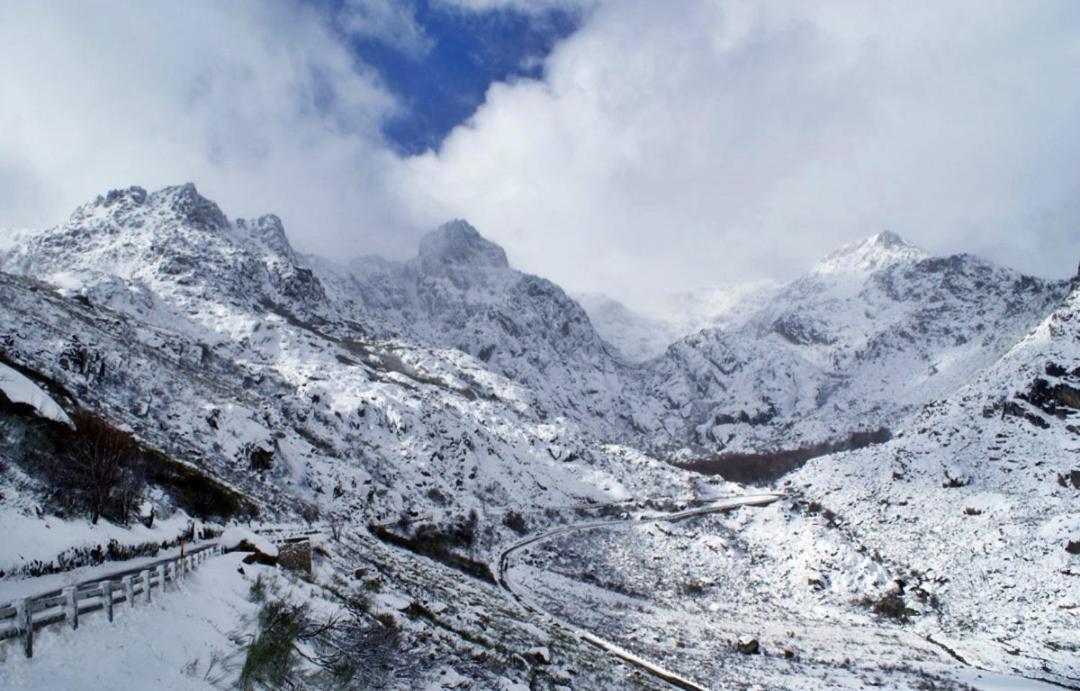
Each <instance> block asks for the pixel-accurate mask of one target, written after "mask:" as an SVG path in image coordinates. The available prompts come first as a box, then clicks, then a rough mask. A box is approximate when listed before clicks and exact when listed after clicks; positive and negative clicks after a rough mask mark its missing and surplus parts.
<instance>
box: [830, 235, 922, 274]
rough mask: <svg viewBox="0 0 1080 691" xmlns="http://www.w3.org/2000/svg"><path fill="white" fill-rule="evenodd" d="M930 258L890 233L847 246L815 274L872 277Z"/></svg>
mask: <svg viewBox="0 0 1080 691" xmlns="http://www.w3.org/2000/svg"><path fill="white" fill-rule="evenodd" d="M928 256H930V255H929V254H927V253H926V252H925V251H924V250H922V249H920V248H918V247H915V246H914V245H910V244H908V243H907V242H905V241H904V239H903V238H901V237H900V236H899V235H897V234H896V233H894V232H893V231H891V230H883V231H881V232H880V233H878V234H876V235H872V236H870V237H868V238H866V239H864V240H859V241H857V242H853V243H850V244H847V245H844V246H843V247H841V248H840V249H838V250H837V251H835V252H833V253H832V254H830V255H829V256H827V257H825V259H823V260H821V261H820V262H818V264H817V265H816V266H815V267H814V268H813V270H812V273H815V274H840V273H869V272H871V271H876V270H878V269H883V268H886V267H888V266H892V265H893V264H898V263H900V262H909V261H918V260H920V259H925V258H927V257H928Z"/></svg>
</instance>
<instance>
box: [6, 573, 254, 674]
mask: <svg viewBox="0 0 1080 691" xmlns="http://www.w3.org/2000/svg"><path fill="white" fill-rule="evenodd" d="M243 556H244V555H243V554H242V553H238V552H236V553H230V554H225V555H223V556H220V557H215V558H213V559H209V560H207V561H206V562H205V563H204V564H203V565H202V566H201V567H200V568H199V569H198V570H197V571H193V572H191V573H190V574H189V575H188V576H187V577H186V578H185V579H183V580H181V581H180V582H179V583H178V584H177V585H176V586H170V588H175V591H172V592H170V593H169V595H168V597H162V598H155V599H154V601H153V603H152V604H149V605H147V604H143V603H139V605H138V606H137V607H134V608H130V607H127V606H126V605H123V606H118V607H117V608H116V618H115V621H114V622H113V623H111V624H110V623H109V621H108V620H107V619H106V618H105V617H103V616H95V617H87V618H86V620H85V621H84V622H81V623H80V627H79V630H78V631H72V630H70V629H68V628H66V627H49V628H46V629H44V630H42V631H41V632H39V633H38V635H37V638H36V640H35V651H34V657H33V658H32V659H26V658H24V657H23V656H22V652H21V649H19V648H18V647H17V646H14V645H4V646H0V656H3V657H4V660H3V664H2V665H0V688H4V689H72V690H75V689H88V690H89V689H95V690H96V689H106V688H111V689H154V688H169V689H206V688H210V687H211V686H214V685H216V684H219V683H222V682H224V683H226V684H228V682H229V681H231V680H233V679H234V678H235V676H236V673H237V665H238V664H240V663H241V662H242V659H243V657H242V656H243V651H244V647H243V645H242V644H243V643H244V642H245V641H246V635H247V634H248V633H249V632H248V631H247V627H248V626H249V624H250V623H251V622H253V621H254V617H255V614H256V610H257V608H258V605H256V604H255V603H252V602H251V601H250V600H249V598H248V593H249V590H250V583H249V582H248V581H247V580H245V578H244V577H243V576H242V575H240V573H239V572H238V571H237V568H238V566H239V565H240V560H241V559H242V558H243Z"/></svg>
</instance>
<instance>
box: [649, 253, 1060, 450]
mask: <svg viewBox="0 0 1080 691" xmlns="http://www.w3.org/2000/svg"><path fill="white" fill-rule="evenodd" d="M1067 290H1068V283H1067V282H1064V281H1044V280H1041V279H1037V278H1033V277H1030V276H1024V275H1021V274H1019V273H1017V272H1015V271H1011V270H1009V269H1004V268H1001V267H997V266H994V265H992V264H990V263H989V262H986V261H984V260H981V259H979V258H977V257H973V256H970V255H956V256H952V257H941V258H938V257H930V256H928V255H927V254H926V253H924V252H922V251H921V250H918V249H917V248H914V247H911V246H910V245H907V244H906V243H904V242H903V241H902V240H901V239H900V238H899V237H897V236H896V235H895V234H893V233H887V232H886V233H881V234H879V235H877V236H874V237H872V238H870V239H868V240H865V241H862V242H859V243H854V244H852V245H850V246H847V247H845V248H842V249H841V250H839V251H838V252H835V253H833V254H832V255H830V256H828V257H827V258H826V259H824V260H823V261H822V262H820V263H819V264H818V265H816V266H815V267H814V268H813V269H812V270H811V271H810V272H809V273H808V274H807V275H806V276H804V277H802V278H800V279H798V280H796V281H794V282H792V283H790V284H788V285H786V286H784V287H783V288H781V289H780V290H779V291H777V292H776V294H775V295H774V296H773V297H772V298H771V299H770V300H768V301H767V302H766V303H765V304H764V305H763V306H762V307H760V308H759V309H758V310H757V311H756V312H754V313H753V314H752V315H750V316H749V317H748V318H747V320H746V321H745V323H744V324H743V325H742V326H740V327H738V328H735V329H732V330H728V331H725V330H712V331H704V332H701V333H699V334H695V335H693V336H690V337H688V338H686V339H684V340H683V341H680V342H678V343H676V344H674V345H673V346H672V347H671V348H670V349H669V350H668V352H667V353H666V354H665V356H664V357H663V358H661V359H660V360H658V361H656V362H655V363H652V364H651V365H650V367H649V368H648V370H647V371H645V372H644V378H645V386H646V388H647V390H648V391H649V392H650V395H649V396H647V398H648V399H651V401H652V404H653V405H654V406H656V407H654V408H652V409H651V410H649V411H648V412H647V413H646V412H645V411H643V410H639V411H638V412H637V416H636V418H635V419H636V421H637V423H638V425H640V426H641V427H642V428H643V429H644V430H646V432H647V434H649V435H651V438H652V439H653V440H654V444H655V447H654V448H663V447H664V446H668V447H671V448H684V450H685V451H684V453H685V452H686V451H688V452H689V455H694V456H701V455H708V454H712V453H717V452H721V451H727V452H741V453H747V452H755V451H756V452H761V451H771V450H778V449H785V450H791V449H798V448H805V447H811V446H814V445H828V444H841V443H842V442H843V441H844V440H845V439H848V438H849V437H850V436H851V435H852V434H854V433H870V432H877V431H879V430H892V429H896V428H898V427H899V426H900V425H901V424H902V421H903V419H904V418H905V417H906V416H907V415H909V414H910V413H912V412H913V411H915V410H916V409H918V408H919V407H920V406H922V405H923V404H925V403H927V402H929V401H932V400H935V399H938V398H941V397H943V396H945V395H947V394H949V393H950V392H952V391H954V390H955V389H956V388H958V387H959V386H961V385H962V384H964V383H966V382H967V381H968V380H970V379H971V377H973V376H974V375H975V374H976V373H978V372H979V371H980V370H982V369H983V368H985V367H987V366H989V365H990V364H991V363H993V362H994V361H995V360H997V358H999V357H1000V356H1001V355H1002V354H1004V353H1005V352H1006V351H1007V350H1008V349H1009V348H1010V347H1011V346H1012V345H1013V344H1014V343H1015V342H1016V341H1018V340H1019V339H1020V338H1021V337H1023V335H1024V334H1025V333H1027V331H1028V330H1030V329H1031V328H1032V327H1033V326H1035V325H1036V324H1038V323H1039V321H1041V320H1042V319H1043V318H1044V316H1045V315H1046V314H1047V313H1048V312H1049V311H1050V310H1051V309H1052V308H1053V306H1054V305H1055V304H1057V302H1058V301H1059V300H1060V299H1061V298H1062V296H1063V295H1064V294H1065V293H1066V291H1067ZM883 434H884V432H883Z"/></svg>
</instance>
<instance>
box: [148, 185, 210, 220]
mask: <svg viewBox="0 0 1080 691" xmlns="http://www.w3.org/2000/svg"><path fill="white" fill-rule="evenodd" d="M150 199H151V201H153V202H158V203H162V204H167V205H168V207H169V208H170V209H171V210H172V211H173V213H175V214H176V215H177V216H178V217H180V218H182V219H183V220H184V221H186V222H187V223H189V224H191V225H192V226H194V227H196V228H200V229H202V230H222V229H224V228H226V227H228V225H229V220H228V219H227V218H226V217H225V214H224V213H223V212H222V211H221V207H219V206H218V205H217V204H215V203H214V202H212V201H210V200H209V199H207V198H206V197H204V196H202V195H201V194H199V191H198V190H197V189H195V185H194V184H193V183H190V182H188V183H185V184H183V185H175V186H172V187H166V188H165V189H162V190H158V191H157V192H154V193H153V194H151V195H150Z"/></svg>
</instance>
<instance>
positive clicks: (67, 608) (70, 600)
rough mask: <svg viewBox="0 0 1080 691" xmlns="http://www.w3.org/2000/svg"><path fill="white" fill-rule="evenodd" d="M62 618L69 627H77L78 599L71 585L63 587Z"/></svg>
mask: <svg viewBox="0 0 1080 691" xmlns="http://www.w3.org/2000/svg"><path fill="white" fill-rule="evenodd" d="M64 619H66V620H67V623H68V625H69V626H71V628H73V629H77V628H79V600H78V598H77V597H76V592H75V586H73V585H69V586H68V587H66V588H64Z"/></svg>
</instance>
